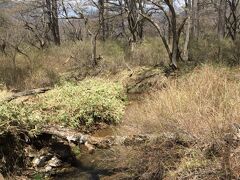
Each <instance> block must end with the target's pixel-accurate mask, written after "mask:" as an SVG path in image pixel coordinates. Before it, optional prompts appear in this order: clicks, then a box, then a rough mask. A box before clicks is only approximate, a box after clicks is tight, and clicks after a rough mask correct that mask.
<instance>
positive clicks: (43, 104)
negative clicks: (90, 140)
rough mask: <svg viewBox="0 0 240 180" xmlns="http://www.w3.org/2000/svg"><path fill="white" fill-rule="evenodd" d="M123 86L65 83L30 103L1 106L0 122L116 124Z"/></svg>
mask: <svg viewBox="0 0 240 180" xmlns="http://www.w3.org/2000/svg"><path fill="white" fill-rule="evenodd" d="M125 100H126V97H125V95H124V91H123V87H122V86H121V85H119V84H117V83H112V82H109V81H106V80H103V79H87V80H84V81H82V82H80V83H79V84H72V83H66V84H64V85H62V86H59V87H56V88H55V89H53V90H52V91H49V92H47V93H45V94H43V95H39V96H37V97H36V99H35V100H33V101H28V102H25V103H24V104H23V103H3V104H1V105H0V122H2V123H3V122H5V123H6V122H7V123H8V122H10V121H12V120H17V121H19V122H21V123H23V124H27V125H29V126H31V127H32V126H33V125H36V127H39V126H41V125H43V124H46V123H60V124H62V125H67V126H73V127H78V126H79V125H87V126H90V125H93V124H94V123H97V122H105V123H109V124H110V123H118V122H120V120H121V117H122V116H123V113H124V108H125Z"/></svg>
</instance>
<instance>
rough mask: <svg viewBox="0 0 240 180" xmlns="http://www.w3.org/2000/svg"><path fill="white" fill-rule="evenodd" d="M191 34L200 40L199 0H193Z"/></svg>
mask: <svg viewBox="0 0 240 180" xmlns="http://www.w3.org/2000/svg"><path fill="white" fill-rule="evenodd" d="M191 36H192V38H193V39H196V40H198V36H199V0H192V30H191Z"/></svg>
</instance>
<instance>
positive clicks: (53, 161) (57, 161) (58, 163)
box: [48, 156, 62, 167]
mask: <svg viewBox="0 0 240 180" xmlns="http://www.w3.org/2000/svg"><path fill="white" fill-rule="evenodd" d="M61 165H62V161H61V160H60V159H58V158H57V157H56V156H54V157H52V159H50V160H49V161H48V166H51V167H60V166H61Z"/></svg>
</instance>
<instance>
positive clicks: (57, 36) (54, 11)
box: [52, 0, 61, 45]
mask: <svg viewBox="0 0 240 180" xmlns="http://www.w3.org/2000/svg"><path fill="white" fill-rule="evenodd" d="M52 31H53V38H54V43H55V44H56V45H60V44H61V41H60V32H59V24H58V7H57V0H52Z"/></svg>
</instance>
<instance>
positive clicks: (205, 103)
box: [123, 65, 240, 138]
mask: <svg viewBox="0 0 240 180" xmlns="http://www.w3.org/2000/svg"><path fill="white" fill-rule="evenodd" d="M239 90H240V79H239V78H238V77H237V75H236V74H235V73H233V70H230V69H228V68H224V67H214V66H212V65H204V66H202V67H199V68H196V69H195V70H194V71H193V72H191V73H189V74H187V75H184V76H182V77H179V78H177V79H172V80H169V81H168V83H167V87H166V88H165V89H163V90H160V91H157V92H152V93H150V94H148V95H145V97H144V100H142V101H140V102H139V101H138V102H132V105H130V106H129V108H128V110H127V112H126V115H125V124H124V126H123V127H125V128H126V127H128V128H129V127H131V128H132V129H133V130H132V131H137V132H144V133H146V132H147V133H154V132H155V133H156V132H162V131H173V132H174V131H177V130H180V131H185V132H187V133H190V134H192V135H194V136H196V137H198V138H199V137H204V138H211V137H212V138H214V137H218V136H219V135H221V132H222V130H224V129H227V128H228V125H229V124H231V123H233V122H238V123H239V122H240V114H239V112H240V91H239ZM127 131H128V132H129V130H127Z"/></svg>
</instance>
